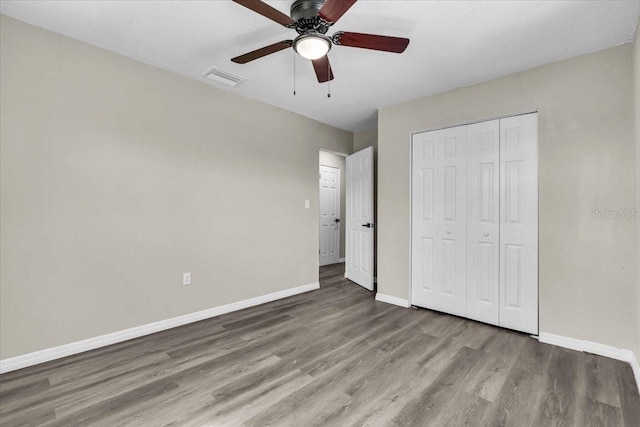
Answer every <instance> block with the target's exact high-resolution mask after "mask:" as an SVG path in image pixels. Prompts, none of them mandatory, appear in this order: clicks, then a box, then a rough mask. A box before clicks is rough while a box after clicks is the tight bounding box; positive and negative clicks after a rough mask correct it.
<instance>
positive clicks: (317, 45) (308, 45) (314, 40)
mask: <svg viewBox="0 0 640 427" xmlns="http://www.w3.org/2000/svg"><path fill="white" fill-rule="evenodd" d="M293 48H294V49H295V51H296V52H297V53H298V55H300V56H302V57H303V58H305V59H310V60H312V61H313V60H314V59H319V58H322V57H323V56H325V55H326V54H327V52H329V50H330V49H331V42H330V41H329V40H328V39H327V38H326V37H321V36H316V35H303V36H300V37H298V38H296V39H295V40H294V42H293Z"/></svg>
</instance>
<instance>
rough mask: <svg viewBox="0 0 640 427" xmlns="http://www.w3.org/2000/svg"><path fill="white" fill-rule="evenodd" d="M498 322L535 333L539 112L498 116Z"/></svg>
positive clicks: (536, 311)
mask: <svg viewBox="0 0 640 427" xmlns="http://www.w3.org/2000/svg"><path fill="white" fill-rule="evenodd" d="M500 326H505V327H507V328H512V329H517V330H519V331H524V332H529V333H532V334H537V333H538V115H537V114H525V115H522V116H515V117H509V118H506V119H501V120H500Z"/></svg>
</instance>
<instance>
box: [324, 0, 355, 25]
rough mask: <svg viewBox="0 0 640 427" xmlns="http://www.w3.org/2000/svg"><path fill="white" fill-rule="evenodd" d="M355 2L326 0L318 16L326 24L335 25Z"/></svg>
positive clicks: (349, 0) (352, 0)
mask: <svg viewBox="0 0 640 427" xmlns="http://www.w3.org/2000/svg"><path fill="white" fill-rule="evenodd" d="M356 1H357V0H327V1H326V2H325V3H324V4H323V5H322V8H321V9H320V12H318V16H319V17H320V18H322V19H324V20H325V21H327V22H331V23H335V22H337V21H338V19H340V17H341V16H342V15H344V14H345V12H346V11H347V10H349V8H350V7H351V6H353V5H354V3H355V2H356Z"/></svg>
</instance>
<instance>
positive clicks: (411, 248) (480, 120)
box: [408, 110, 540, 335]
mask: <svg viewBox="0 0 640 427" xmlns="http://www.w3.org/2000/svg"><path fill="white" fill-rule="evenodd" d="M528 114H535V115H536V116H535V117H536V123H537V114H538V110H529V111H523V112H519V113H514V114H508V115H503V116H496V117H489V118H484V119H479V120H473V121H467V122H460V123H457V124H452V125H448V126H441V127H432V128H425V129H421V130H416V131H414V132H411V134H410V135H409V165H410V168H409V171H408V174H409V204H410V208H409V215H410V220H409V237H410V243H409V246H410V247H409V283H408V291H409V292H408V294H409V306H412V305H414V304H413V300H412V289H413V283H412V282H413V275H412V273H413V268H414V266H413V211H414V209H413V208H414V207H413V204H414V202H413V191H414V183H413V164H414V163H413V161H414V159H413V150H414V148H413V140H414V135H417V134H421V133H425V132H433V131H438V130H443V129H448V128H454V127H459V126H467V125H473V124H477V123H482V122H488V121H492V120H501V119H507V118H511V117H517V116H524V115H528ZM537 136H538V129H537V127H536V147H535V151H536V158H535V164H536V170H535V177H536V191H535V193H536V194H535V200H536V212H535V215H536V228H535V243H536V249H537V250H538V253H537V254H536V266H537V268H536V282H537V283H536V287H535V294H536V306H537V307H536V313H535V318H536V325H535V331H534V330H526V331H524V332H529V333H531V334H534V335H537V334H538V331H539V323H540V316H539V311H540V297H539V294H540V284H539V274H538V269H539V244H538V234H539V231H538V221H539V214H538V210H537V207H538V203H537V200H538V198H539V186H538V180H539V163H538V157H537V154H538V145H539V141H538V140H537ZM501 209H502V208H501ZM501 257H502V255H501ZM500 303H502V301H500ZM499 326H500V325H499ZM501 327H505V328H508V329H509V328H510V327H509V326H505V325H501ZM510 329H513V328H510ZM519 330H520V329H519Z"/></svg>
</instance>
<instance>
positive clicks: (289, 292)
mask: <svg viewBox="0 0 640 427" xmlns="http://www.w3.org/2000/svg"><path fill="white" fill-rule="evenodd" d="M318 288H320V283H318V282H315V283H310V284H308V285H303V286H298V287H296V288H291V289H285V290H284V291H278V292H273V293H270V294H267V295H262V296H259V297H255V298H250V299H247V300H244V301H238V302H234V303H231V304H225V305H221V306H218V307H213V308H209V309H206V310H202V311H197V312H195V313H189V314H185V315H182V316H178V317H172V318H170V319H166V320H160V321H159V322H153V323H148V324H146V325H142V326H136V327H134V328H130V329H125V330H123V331H118V332H113V333H110V334H106V335H100V336H97V337H94V338H89V339H86V340H82V341H76V342H73V343H69V344H64V345H61V346H58V347H53V348H48V349H45V350H40V351H35V352H33V353H28V354H23V355H21V356H16V357H11V358H9V359H4V360H0V374H3V373H5V372H10V371H15V370H16V369H22V368H26V367H28V366H33V365H37V364H39V363H44V362H49V361H51V360H55V359H60V358H62V357H67V356H71V355H73V354H78V353H82V352H85V351H89V350H94V349H96V348H100V347H104V346H107V345H111V344H116V343H119V342H122V341H127V340H130V339H133V338H138V337H142V336H145V335H149V334H154V333H156V332H160V331H164V330H167V329H171V328H175V327H177V326H182V325H186V324H187V323H193V322H198V321H200V320H204V319H209V318H211V317H215V316H220V315H222V314H226V313H231V312H232V311H238V310H242V309H244V308H249V307H253V306H256V305H260V304H264V303H267V302H271V301H275V300H279V299H282V298H286V297H290V296H293V295H297V294H301V293H304V292H309V291H313V290H315V289H318Z"/></svg>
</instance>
